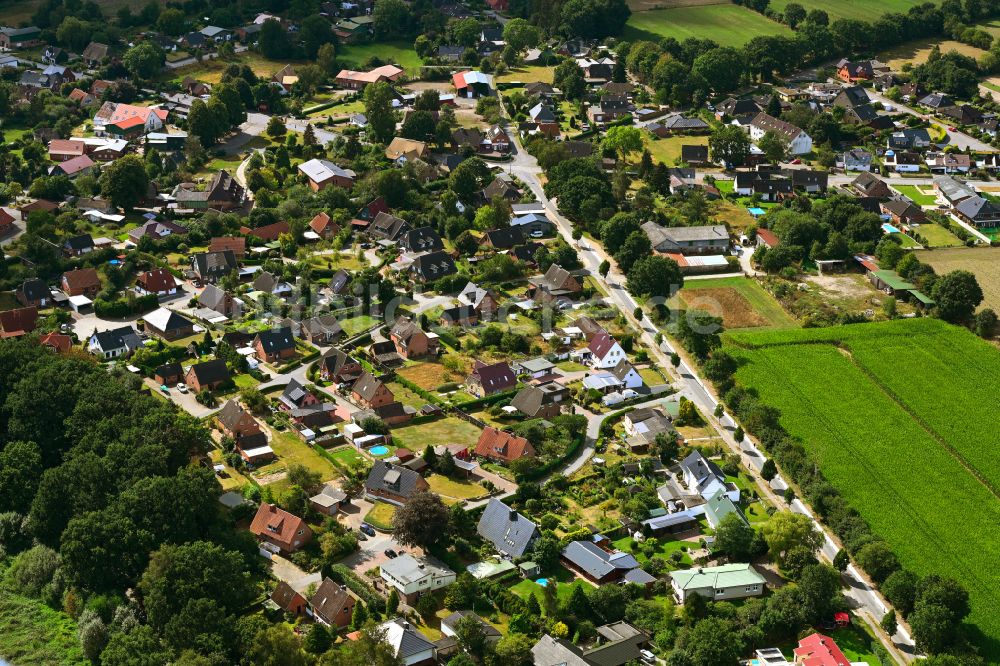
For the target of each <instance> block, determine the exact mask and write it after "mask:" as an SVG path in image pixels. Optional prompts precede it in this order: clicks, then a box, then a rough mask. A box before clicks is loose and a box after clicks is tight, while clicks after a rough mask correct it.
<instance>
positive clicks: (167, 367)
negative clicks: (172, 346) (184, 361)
mask: <svg viewBox="0 0 1000 666" xmlns="http://www.w3.org/2000/svg"><path fill="white" fill-rule="evenodd" d="M183 377H184V368H182V367H181V364H180V363H164V364H163V365H160V366H158V367H157V368H156V369H155V370H153V381H155V382H156V383H157V384H160V385H162V386H173V385H174V384H176V383H177V382H179V381H180V380H181V379H182V378H183Z"/></svg>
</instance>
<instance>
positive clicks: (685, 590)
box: [670, 563, 767, 603]
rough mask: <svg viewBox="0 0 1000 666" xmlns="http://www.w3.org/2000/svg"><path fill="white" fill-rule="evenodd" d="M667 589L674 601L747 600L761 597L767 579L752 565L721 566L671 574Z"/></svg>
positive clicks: (684, 570) (672, 572) (683, 570)
mask: <svg viewBox="0 0 1000 666" xmlns="http://www.w3.org/2000/svg"><path fill="white" fill-rule="evenodd" d="M670 585H671V586H672V587H673V590H674V596H675V597H676V598H677V601H678V602H680V603H684V601H685V600H686V599H687V598H688V597H689V596H691V595H692V594H700V595H701V596H703V597H705V598H706V599H708V600H709V601H725V600H728V599H746V598H748V597H759V596H761V595H762V594H764V588H765V587H766V586H767V579H765V578H764V576H762V575H761V574H759V573H758V572H757V570H756V569H754V567H753V565H752V564H740V563H736V564H724V565H722V566H717V567H697V568H694V569H682V570H679V571H671V572H670Z"/></svg>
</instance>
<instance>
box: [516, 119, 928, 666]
mask: <svg viewBox="0 0 1000 666" xmlns="http://www.w3.org/2000/svg"><path fill="white" fill-rule="evenodd" d="M508 134H509V135H510V136H511V138H512V140H513V143H514V147H515V153H514V156H513V159H512V161H511V162H510V163H509V167H508V168H509V170H510V173H512V174H513V175H515V176H517V177H518V178H520V179H521V181H522V182H524V183H525V184H526V185H527V186H528V187H529V189H531V191H532V193H533V194H534V195H535V197H536V198H537V199H538V201H539V202H541V203H542V205H543V206H544V207H545V210H546V213H547V214H548V216H549V217H550V219H552V220H554V221H555V223H556V228H557V229H558V230H559V233H560V234H561V235H562V236H563V238H564V239H565V240H566V242H567V243H569V244H570V245H573V246H577V247H579V255H580V260H581V262H582V263H583V266H584V268H586V269H587V271H589V273H590V276H591V277H592V278H593V279H594V280H597V281H598V283H599V284H601V285H602V286H603V287H604V289H605V290H606V291H607V292H608V294H609V300H610V301H611V303H612V304H613V305H614V306H615V307H617V309H618V310H619V311H620V312H621V314H622V316H623V317H625V319H626V320H627V321H628V322H629V323H630V324H631V325H632V326H633V327H634V328H635V330H637V331H640V337H641V339H642V341H643V342H644V343H645V344H646V346H647V347H648V348H649V349H650V350H651V352H652V355H653V357H654V358H655V360H656V362H657V363H659V364H660V367H661V368H662V369H664V370H665V371H666V372H668V373H670V375H671V379H672V380H673V381H674V383H675V384H676V385H677V386H678V388H679V389H680V390H679V394H680V395H683V396H684V397H686V398H688V399H689V400H691V401H693V402H694V404H695V405H696V406H697V407H698V409H699V410H700V411H701V413H702V414H703V415H704V416H705V417H706V418H707V419H708V420H709V421H710V422H711V423H712V424H713V425H714V426H715V427H716V430H717V431H718V432H719V436H720V437H721V438H722V439H723V441H725V442H726V445H727V446H728V447H729V448H730V449H731V450H732V451H733V452H735V453H737V454H739V455H740V459H741V460H742V461H743V463H744V465H745V466H746V468H747V469H748V470H749V471H750V473H751V476H752V478H753V480H754V483H755V485H756V486H757V489H758V492H759V493H760V494H761V495H762V496H763V497H766V498H767V499H768V501H770V502H771V503H772V504H774V506H776V507H782V506H788V505H787V504H786V503H785V501H784V499H783V498H781V497H779V496H778V495H776V494H775V493H774V491H773V490H772V489H771V486H770V485H769V484H768V483H767V482H765V481H764V480H763V479H762V478H760V468H761V466H762V465H763V463H764V461H765V460H766V458H765V456H764V455H763V454H762V453H761V452H760V450H759V449H758V448H757V446H756V444H755V443H754V442H752V441H751V440H750V439H749V437H748V438H747V439H745V440H744V442H743V443H742V445H741V444H740V443H738V442H736V439H735V438H734V437H733V432H734V431H735V429H736V422H735V421H734V420H733V418H732V417H731V416H730V415H729V414H723V416H722V417H721V418H719V419H717V418H715V416H714V412H715V408H716V405H718V404H719V402H718V400H716V398H715V397H714V396H713V395H712V391H711V390H710V389H709V388H708V386H707V385H706V384H705V382H704V381H703V380H702V379H701V378H700V377H699V376H698V374H697V373H696V371H695V370H694V368H693V366H692V365H691V364H690V362H688V361H687V360H684V354H683V353H681V357H682V361H681V363H680V364H679V365H678V366H677V368H676V369H674V368H673V365H672V364H671V363H670V359H669V357H668V355H670V354H672V353H674V352H675V351H677V352H678V353H680V350H675V349H674V348H673V346H671V344H670V343H668V342H666V341H664V342H663V343H662V344H661V345H657V344H656V342H655V339H654V336H655V335H656V334H657V333H658V332H659V331H657V329H656V327H655V326H653V324H651V323H650V322H649V321H647V320H646V319H645V318H644V319H643V320H642V321H639V320H637V319H636V318H635V317H634V315H633V312H634V311H635V309H636V307H638V303H636V301H635V299H633V298H632V296H631V295H630V294H629V293H628V292H627V291H626V290H625V281H626V280H625V276H624V275H623V274H622V273H621V272H620V271H619V270H618V267H617V265H616V263H615V261H614V260H613V259H612V258H611V257H610V256H609V255H607V254H606V253H605V251H604V250H603V248H601V247H600V246H598V245H596V244H588V246H586V248H585V249H584V247H582V246H578V245H577V243H576V241H574V240H573V224H572V222H570V221H569V220H568V219H566V218H565V217H564V216H563V215H562V214H561V213H560V212H559V210H558V208H557V207H556V205H555V203H554V202H553V201H551V200H549V199H548V198H547V197H546V196H545V192H544V190H543V188H542V184H541V181H540V180H539V175H540V174H541V173H542V170H541V168H540V167H539V166H538V161H537V160H536V159H535V158H534V157H533V156H531V155H530V154H529V153H528V152H527V151H526V150H525V149H524V146H523V144H522V142H521V139H520V136H519V134H518V132H517V130H516V128H508ZM604 260H607V261H608V262H609V263H610V264H611V270H610V271H609V272H608V274H607V276H606V277H605V276H602V275H601V274H600V271H599V270H598V267H599V266H600V264H601V262H602V261H604ZM593 452H594V450H593V446H588V447H586V449H585V451H584V452H583V453H582V454H581V458H578V459H577V460H575V461H574V462H573V464H574V465H575V466H576V467H577V468H579V466H582V465H583V463H584V462H585V461H586V459H587V458H589V457H590V456H591V455H593ZM779 478H780V480H781V482H782V483H784V484H785V485H786V486H788V485H790V484H789V483H788V482H787V480H786V479H784V478H781V477H780V476H779ZM789 508H790V510H792V511H794V512H796V513H802V514H805V515H807V516H809V517H810V518H811V519H812V520H813V523H814V526H815V528H816V529H818V530H820V531H821V532H822V533H823V537H824V543H823V546H822V547H821V548H820V555H821V557H822V558H823V559H824V560H827V561H830V562H832V560H833V557H834V556H835V555H836V554H837V552H838V551H839V550H840V544H839V541H838V540H837V538H836V536H834V535H833V534H832V533H831V532H830V531H829V530H828V529H827V528H826V527H825V526H824V525H822V524H821V523H820V522H819V521H817V520H816V518H815V517H814V516H813V514H812V513H811V512H810V511H809V509H808V508H807V507H806V506H805V505H804V504H803V503H802V502H800V501H799V500H795V501H793V503H792V506H791V507H789ZM842 578H843V581H844V583H845V585H846V586H847V591H846V593H845V594H846V596H847V597H849V598H850V599H851V600H853V602H854V603H855V604H856V608H855V610H856V612H857V613H858V614H859V615H860V616H861V617H862V618H863V619H864V620H865V621H866V622H867V623H868V624H869V626H870V627H871V628H872V630H873V631H874V633H875V635H876V636H877V637H878V638H879V640H880V642H881V643H882V644H883V646H884V647H885V648H886V649H887V650H889V651H890V653H892V654H893V655H894V656H895V657H896V658H897V659H899V660H902V661H904V662H909V661H911V660H913V659H914V658H915V656H916V647H915V645H914V643H913V639H912V638H911V637H910V635H909V633H908V632H907V631H906V629H905V627H903V626H902V622H900V626H899V629H898V630H897V632H896V634H895V635H894V636H893V637H892V638H891V639H889V638H888V637H886V635H885V633H884V632H883V631H882V630H881V628H880V627H879V626H878V623H879V620H881V618H882V616H883V615H885V613H886V612H887V611H888V608H889V606H888V604H887V603H886V602H885V601H884V600H883V599H882V597H881V595H879V593H878V592H877V591H876V590H875V589H874V588H873V586H872V585H871V583H870V582H869V581H868V580H867V579H866V577H865V576H864V575H863V574H862V573H861V572H860V571H858V570H857V569H856V568H855V567H854V566H853V565H851V566H849V567H848V569H847V570H846V571H845V572H844V573H843V575H842Z"/></svg>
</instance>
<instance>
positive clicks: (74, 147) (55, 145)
mask: <svg viewBox="0 0 1000 666" xmlns="http://www.w3.org/2000/svg"><path fill="white" fill-rule="evenodd" d="M86 149H87V144H85V143H84V142H83V141H75V140H73V139H52V140H51V141H49V154H50V155H57V154H58V155H83V153H84V152H85V151H86Z"/></svg>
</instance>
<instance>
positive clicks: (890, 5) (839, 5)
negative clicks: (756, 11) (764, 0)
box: [770, 0, 925, 22]
mask: <svg viewBox="0 0 1000 666" xmlns="http://www.w3.org/2000/svg"><path fill="white" fill-rule="evenodd" d="M924 1H925V0H879V1H878V2H871V1H870V0H837V1H836V2H830V0H773V2H771V3H770V7H771V8H772V9H774V10H775V11H779V12H781V11H784V10H785V6H787V5H788V3H790V2H797V3H799V4H800V5H802V6H803V7H804V8H805V10H806V11H810V10H813V9H822V10H823V11H825V12H826V13H827V14H828V15H829V17H830V21H831V22H833V21H835V20H837V19H857V20H859V21H872V22H873V21H875V20H876V19H878V18H879V17H881V16H882V15H883V14H888V13H890V12H892V13H895V12H899V13H900V14H905V13H906V12H907V10H909V9H910V7H916V6H917V5H919V4H922V3H923V2H924Z"/></svg>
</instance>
